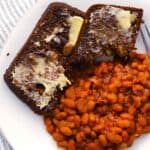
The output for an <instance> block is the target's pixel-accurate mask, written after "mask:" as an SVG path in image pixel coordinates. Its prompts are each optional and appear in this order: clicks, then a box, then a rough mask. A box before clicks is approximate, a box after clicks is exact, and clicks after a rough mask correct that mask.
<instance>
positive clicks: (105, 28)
mask: <svg viewBox="0 0 150 150" xmlns="http://www.w3.org/2000/svg"><path fill="white" fill-rule="evenodd" d="M136 17H137V14H136V12H131V11H129V10H125V9H123V8H118V7H113V6H109V5H108V6H104V7H100V8H97V9H95V10H94V11H93V12H91V14H90V18H89V26H88V31H87V32H88V33H87V39H89V41H91V42H87V47H89V48H90V50H91V51H92V52H93V53H99V52H101V50H102V49H103V47H107V46H108V45H110V46H111V45H113V48H117V47H115V46H117V45H126V43H128V44H129V43H132V42H133V41H132V40H133V35H134V34H135V33H134V32H135V31H134V28H135V27H136V25H132V22H133V21H135V19H136ZM85 39H86V37H85ZM79 48H80V47H79ZM81 49H82V47H81Z"/></svg>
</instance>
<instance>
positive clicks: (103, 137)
mask: <svg viewBox="0 0 150 150" xmlns="http://www.w3.org/2000/svg"><path fill="white" fill-rule="evenodd" d="M98 139H99V143H100V145H102V146H106V145H107V144H108V141H107V138H106V135H104V134H101V135H99V137H98Z"/></svg>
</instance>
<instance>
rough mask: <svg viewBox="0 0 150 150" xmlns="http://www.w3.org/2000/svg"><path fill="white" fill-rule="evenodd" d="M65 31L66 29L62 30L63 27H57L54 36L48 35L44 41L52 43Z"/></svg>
mask: <svg viewBox="0 0 150 150" xmlns="http://www.w3.org/2000/svg"><path fill="white" fill-rule="evenodd" d="M63 30H64V28H62V27H55V28H54V30H53V32H52V34H50V35H47V36H46V38H45V39H44V41H45V42H46V43H49V42H51V40H52V39H53V38H55V37H56V34H57V33H61V32H63Z"/></svg>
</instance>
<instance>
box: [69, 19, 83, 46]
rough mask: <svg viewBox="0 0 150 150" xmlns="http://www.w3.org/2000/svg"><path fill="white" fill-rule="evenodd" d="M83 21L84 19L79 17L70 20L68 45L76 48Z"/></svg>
mask: <svg viewBox="0 0 150 150" xmlns="http://www.w3.org/2000/svg"><path fill="white" fill-rule="evenodd" d="M83 21H84V19H83V18H82V17H79V16H73V17H70V18H69V19H68V22H69V23H70V25H71V27H70V30H69V41H68V43H67V44H68V45H72V46H74V45H75V44H76V42H77V39H78V36H79V33H80V30H81V27H82V24H83Z"/></svg>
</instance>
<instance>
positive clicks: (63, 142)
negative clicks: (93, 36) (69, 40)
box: [45, 53, 150, 150]
mask: <svg viewBox="0 0 150 150" xmlns="http://www.w3.org/2000/svg"><path fill="white" fill-rule="evenodd" d="M131 57H132V62H130V63H128V64H127V65H124V66H123V65H122V64H121V63H119V62H113V63H112V62H103V63H101V64H99V65H98V66H97V67H96V69H95V72H94V75H93V76H91V77H88V78H84V79H80V80H79V81H78V82H76V83H75V84H74V85H71V86H70V87H69V88H68V89H67V90H66V92H65V94H64V96H62V97H61V101H60V105H59V106H58V108H56V109H55V110H54V112H53V115H52V116H51V117H45V124H46V127H47V131H48V132H49V133H50V134H51V135H52V136H53V138H54V139H55V140H56V141H57V143H58V146H60V147H63V148H65V149H67V150H121V149H124V148H126V147H128V146H131V145H132V143H133V141H134V139H135V138H136V137H139V136H140V135H141V134H143V133H148V132H150V58H149V57H148V56H146V55H144V54H137V53H132V56H131Z"/></svg>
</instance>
